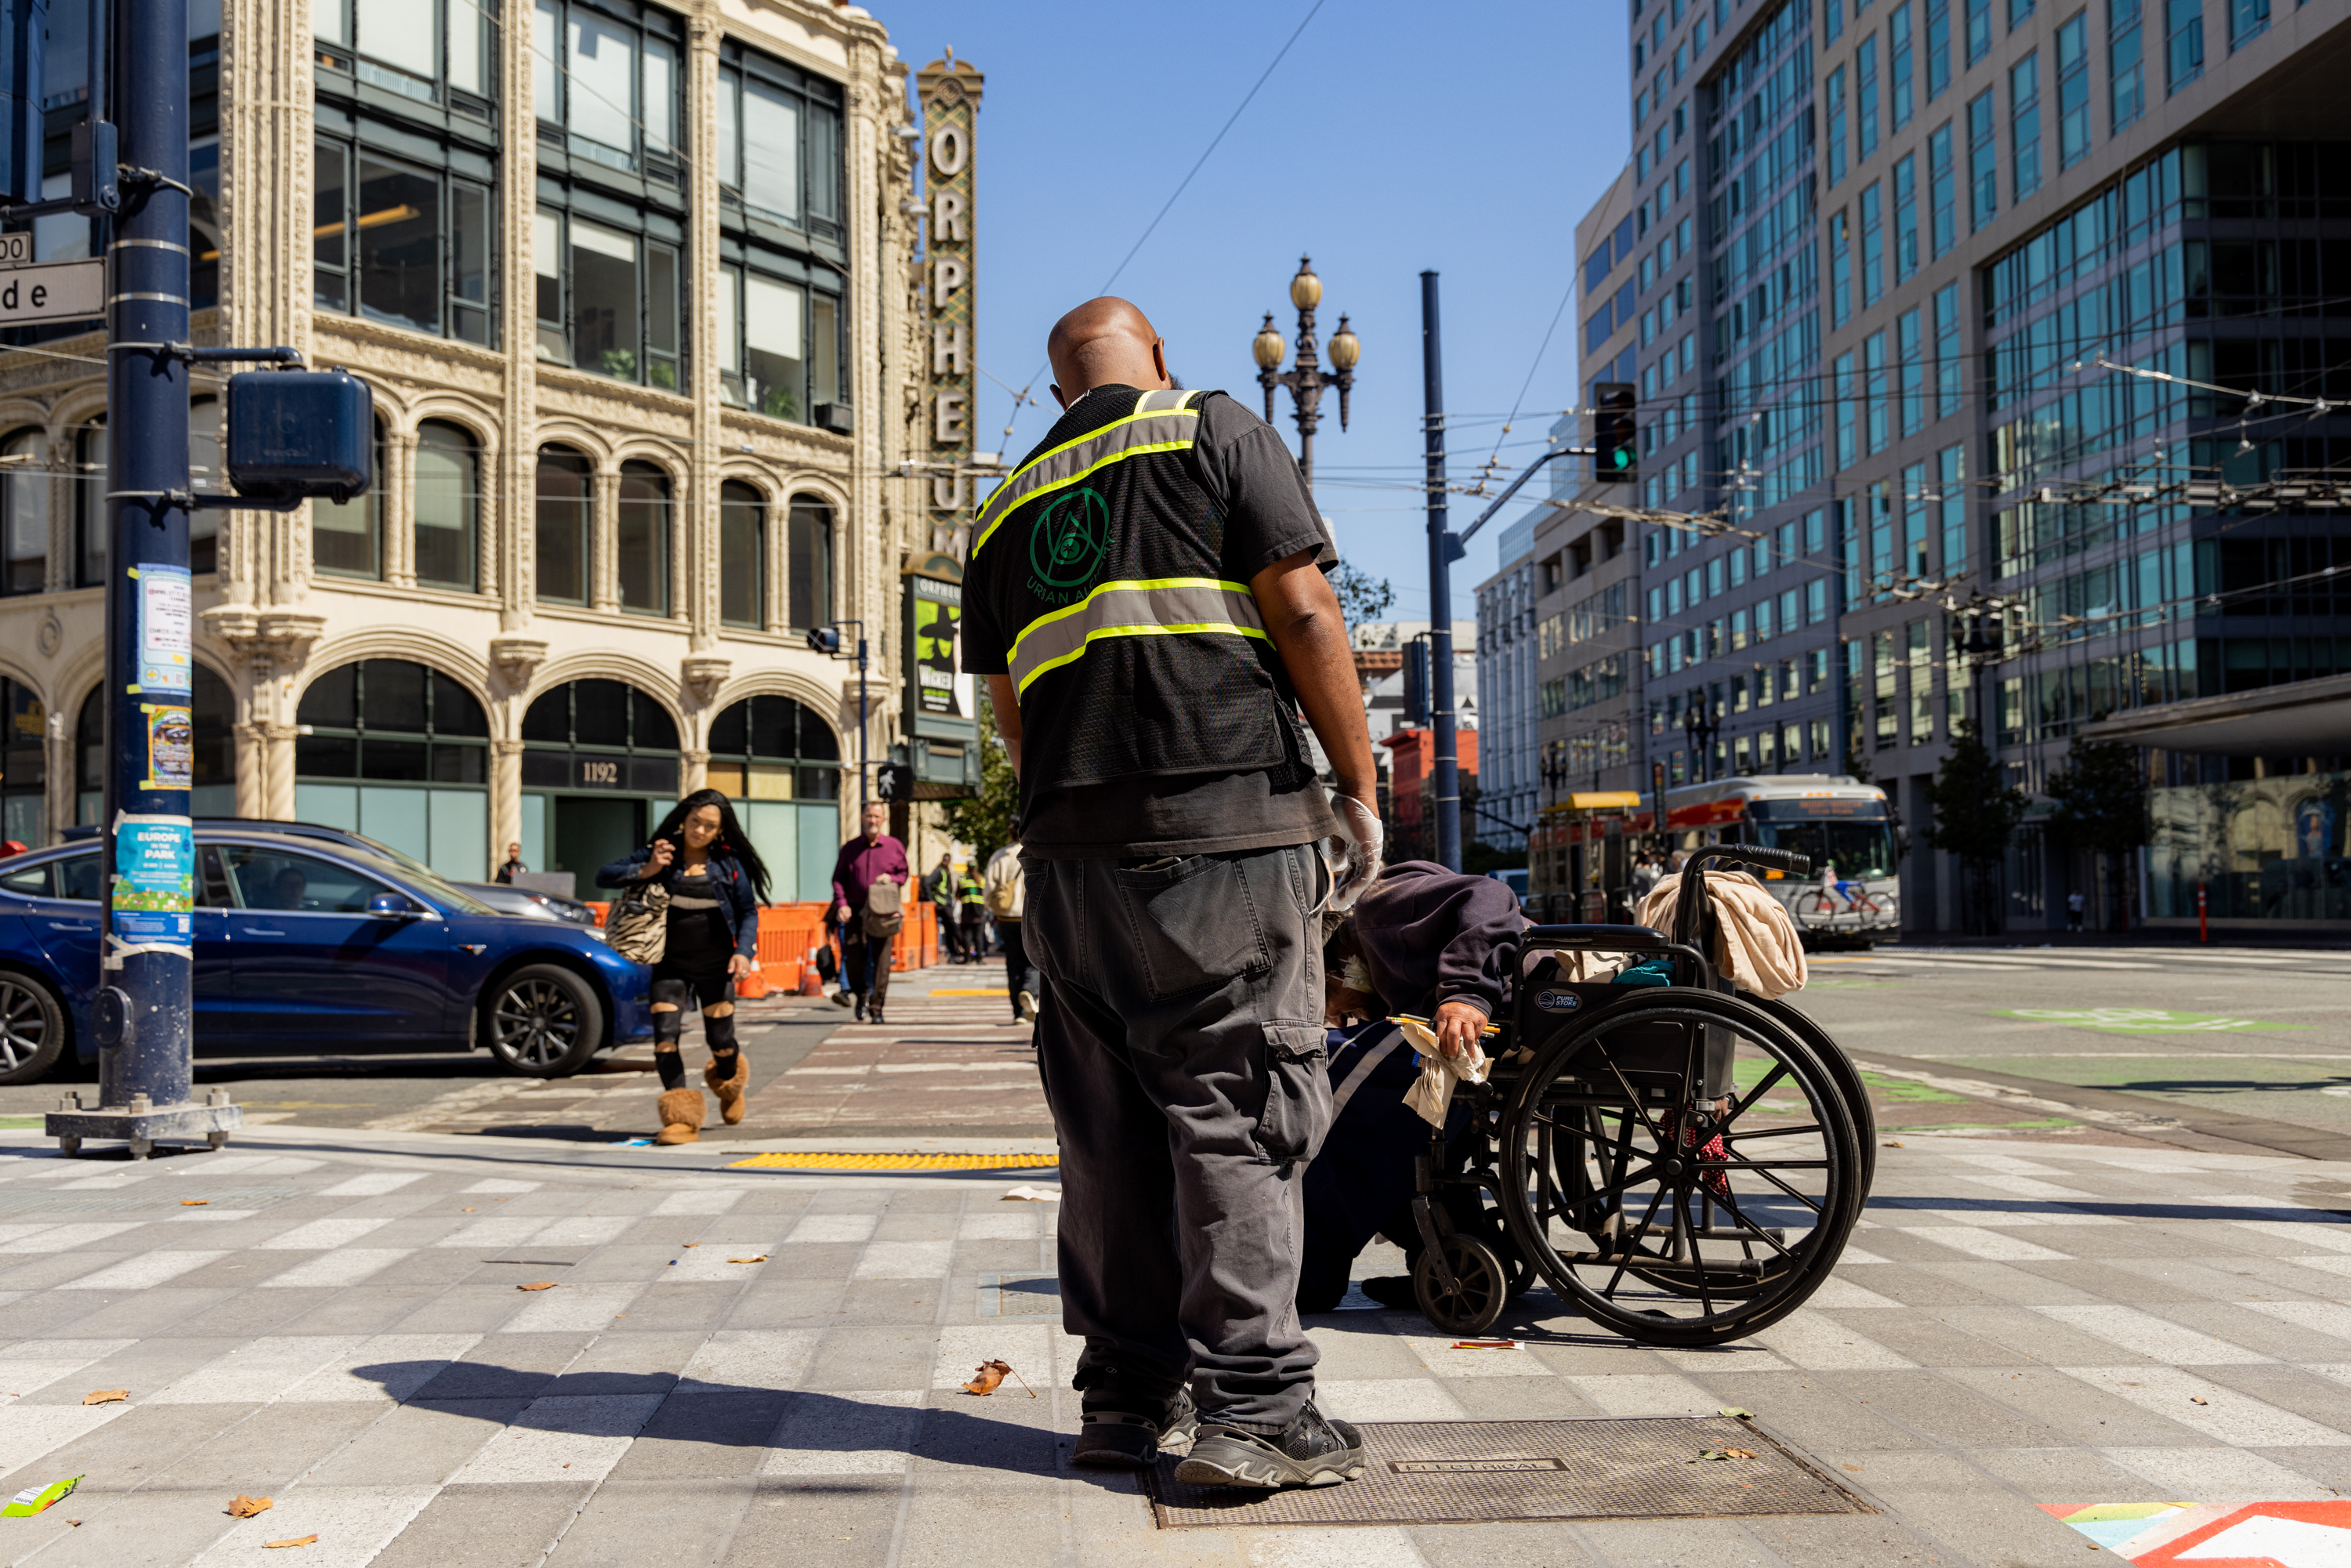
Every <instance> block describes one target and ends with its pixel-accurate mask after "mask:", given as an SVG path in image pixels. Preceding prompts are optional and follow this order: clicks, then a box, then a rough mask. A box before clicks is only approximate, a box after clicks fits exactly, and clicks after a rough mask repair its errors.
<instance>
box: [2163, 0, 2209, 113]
mask: <svg viewBox="0 0 2351 1568" xmlns="http://www.w3.org/2000/svg"><path fill="white" fill-rule="evenodd" d="M2203 74H2204V0H2163V81H2164V87H2165V89H2166V90H2168V91H2170V92H2178V91H2179V89H2181V88H2183V87H2185V86H2187V85H2188V84H2189V82H2191V81H2194V80H2195V79H2196V78H2198V77H2200V76H2202V75H2203Z"/></svg>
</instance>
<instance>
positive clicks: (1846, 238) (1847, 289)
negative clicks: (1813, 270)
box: [1829, 207, 1853, 327]
mask: <svg viewBox="0 0 2351 1568" xmlns="http://www.w3.org/2000/svg"><path fill="white" fill-rule="evenodd" d="M1852 315H1853V224H1852V220H1851V219H1850V217H1848V215H1847V214H1846V212H1845V209H1844V208H1843V207H1839V208H1838V209H1837V210H1836V211H1835V212H1834V213H1831V214H1829V325H1830V326H1832V327H1842V326H1844V324H1845V322H1846V320H1847V319H1850V318H1851V317H1852Z"/></svg>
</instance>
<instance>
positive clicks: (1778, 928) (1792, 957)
mask: <svg viewBox="0 0 2351 1568" xmlns="http://www.w3.org/2000/svg"><path fill="white" fill-rule="evenodd" d="M1706 891H1707V895H1708V897H1709V898H1710V899H1712V900H1713V903H1714V914H1715V923H1716V925H1717V926H1718V927H1719V930H1720V932H1721V936H1720V937H1719V940H1718V941H1717V942H1716V943H1715V950H1714V952H1713V954H1712V955H1711V956H1712V957H1713V959H1714V967H1716V968H1717V969H1719V970H1720V971H1721V972H1722V974H1723V976H1724V977H1726V978H1727V979H1729V981H1730V983H1731V984H1732V985H1734V986H1736V987H1738V988H1740V990H1742V991H1752V992H1754V993H1755V994H1756V995H1757V996H1759V997H1782V996H1785V995H1787V994H1788V993H1789V992H1790V991H1800V990H1802V989H1803V988H1804V981H1805V979H1806V978H1807V977H1808V971H1807V969H1806V967H1805V965H1804V945H1803V943H1802V941H1801V940H1800V939H1799V938H1798V937H1797V936H1796V923H1795V922H1794V921H1792V920H1791V919H1789V918H1788V910H1787V906H1786V905H1784V904H1782V903H1781V902H1780V901H1779V900H1778V899H1776V898H1774V897H1772V896H1771V894H1770V893H1768V892H1767V891H1765V889H1764V886H1763V884H1762V883H1760V882H1758V881H1756V880H1755V879H1754V878H1753V877H1752V876H1750V875H1749V874H1748V873H1745V872H1743V871H1709V872H1708V873H1706ZM1681 892H1682V882H1681V878H1680V877H1678V876H1675V877H1668V878H1667V879H1666V880H1665V881H1663V882H1661V883H1658V884H1657V885H1656V888H1655V889H1654V890H1653V891H1651V893H1650V894H1649V895H1648V896H1647V897H1646V898H1644V899H1642V900H1641V904H1640V907H1639V908H1638V909H1636V910H1635V911H1634V913H1633V923H1634V924H1635V925H1646V926H1647V927H1649V929H1651V930H1652V931H1666V932H1670V931H1672V930H1673V928H1674V905H1675V904H1677V903H1679V902H1680V900H1681ZM1557 956H1558V958H1559V962H1560V967H1561V970H1562V973H1563V975H1564V977H1566V978H1567V979H1569V980H1572V981H1579V982H1593V981H1600V980H1605V979H1607V978H1608V977H1610V976H1612V975H1614V974H1615V973H1616V972H1617V971H1618V970H1619V969H1622V968H1623V967H1625V962H1626V960H1627V958H1628V957H1629V955H1627V954H1624V953H1583V952H1563V953H1561V954H1559V955H1557Z"/></svg>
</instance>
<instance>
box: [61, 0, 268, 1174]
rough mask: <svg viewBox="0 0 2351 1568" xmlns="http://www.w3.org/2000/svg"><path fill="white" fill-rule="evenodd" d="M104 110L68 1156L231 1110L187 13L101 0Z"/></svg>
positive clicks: (210, 1130) (204, 1124)
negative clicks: (90, 695) (95, 698)
mask: <svg viewBox="0 0 2351 1568" xmlns="http://www.w3.org/2000/svg"><path fill="white" fill-rule="evenodd" d="M113 4H114V7H115V15H114V21H113V26H112V27H111V28H110V29H107V31H108V32H110V34H111V37H112V38H113V39H114V40H115V43H116V46H117V47H116V48H115V50H114V92H113V99H114V107H115V111H116V114H117V116H118V117H119V118H118V123H119V125H120V130H121V143H120V145H121V153H120V157H121V161H122V162H123V164H124V165H125V166H126V171H127V172H126V173H125V175H124V178H123V187H124V188H123V201H122V207H121V211H120V214H118V215H117V216H116V217H115V219H114V220H113V224H114V229H113V238H112V243H111V245H110V249H109V256H108V268H107V275H108V292H109V299H108V318H107V337H108V349H107V415H108V418H107V428H108V430H109V431H110V438H109V440H108V443H107V454H108V467H107V497H106V519H107V560H106V675H105V680H106V694H107V696H106V755H107V764H106V768H107V770H106V781H105V794H104V806H103V811H104V817H103V821H102V825H101V831H100V834H99V843H100V845H101V846H102V862H101V863H102V868H103V875H102V881H101V884H100V885H101V888H102V890H103V891H102V894H101V896H102V898H103V900H104V909H103V912H102V916H101V931H100V936H99V941H100V953H101V957H100V960H99V962H100V969H99V975H98V976H97V979H98V981H99V989H98V992H97V995H96V998H95V1000H94V1001H93V1003H92V1005H91V1009H90V1013H91V1016H90V1018H89V1039H90V1040H93V1041H95V1043H96V1044H97V1046H98V1048H99V1100H100V1103H99V1105H98V1106H97V1107H96V1108H94V1109H92V1110H87V1111H85V1110H84V1109H83V1108H82V1107H81V1106H80V1104H79V1097H78V1095H76V1096H70V1097H68V1099H66V1100H65V1101H63V1102H61V1103H60V1104H59V1106H58V1113H57V1114H56V1115H53V1116H51V1117H50V1118H49V1132H50V1133H51V1134H52V1135H54V1136H56V1137H57V1139H58V1140H59V1142H60V1144H61V1145H62V1146H63V1147H64V1148H65V1149H66V1150H67V1151H68V1153H70V1152H73V1151H74V1150H76V1149H78V1148H79V1147H80V1144H81V1140H82V1139H83V1138H84V1137H88V1136H99V1137H119V1138H121V1139H123V1140H125V1141H126V1142H127V1143H128V1144H129V1145H130V1146H131V1155H132V1157H133V1158H143V1157H144V1156H145V1155H148V1154H149V1153H151V1152H152V1150H153V1148H154V1145H155V1142H156V1140H157V1139H158V1138H159V1137H168V1138H181V1137H189V1136H194V1137H199V1138H208V1139H209V1141H210V1142H212V1143H214V1145H218V1144H220V1143H222V1142H225V1140H226V1137H227V1130H228V1129H229V1128H231V1127H234V1126H235V1125H236V1124H237V1121H238V1113H237V1112H236V1110H235V1107H234V1106H231V1105H230V1104H228V1103H227V1095H226V1094H225V1092H219V1091H215V1092H214V1093H213V1094H212V1095H211V1096H209V1097H208V1101H209V1103H206V1104H202V1105H199V1104H195V1103H193V1102H192V1100H191V1097H190V1096H191V1085H192V1083H193V1076H194V1071H193V1069H194V1040H193V1010H192V1000H193V998H192V995H191V985H192V979H193V975H192V971H193V891H194V883H193V872H194V866H195V852H194V843H193V836H192V834H191V831H190V823H189V821H188V789H189V785H190V783H191V772H192V769H193V760H194V749H195V748H194V725H193V718H194V713H193V703H192V696H191V693H192V685H193V674H194V666H193V663H192V659H191V653H190V647H189V643H190V633H191V632H192V630H193V614H192V612H193V603H192V601H191V594H190V586H189V575H188V509H189V499H190V497H189V489H190V486H189V483H188V361H186V359H185V358H183V353H182V350H183V348H184V346H185V345H186V343H187V340H188V189H187V185H188V59H187V54H186V51H185V50H184V49H183V48H182V47H180V44H181V40H182V39H183V38H185V37H187V0H113Z"/></svg>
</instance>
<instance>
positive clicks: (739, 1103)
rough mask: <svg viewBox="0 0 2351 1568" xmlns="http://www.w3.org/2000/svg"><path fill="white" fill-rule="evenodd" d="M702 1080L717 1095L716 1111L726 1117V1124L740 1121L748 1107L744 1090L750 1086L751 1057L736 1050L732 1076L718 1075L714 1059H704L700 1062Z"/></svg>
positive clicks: (731, 1124) (730, 1124)
mask: <svg viewBox="0 0 2351 1568" xmlns="http://www.w3.org/2000/svg"><path fill="white" fill-rule="evenodd" d="M702 1081H703V1082H705V1083H707V1084H709V1085H710V1092H712V1093H713V1094H716V1095H717V1096H718V1113H719V1114H720V1115H721V1116H724V1117H726V1124H727V1125H728V1126H730V1127H731V1126H733V1125H735V1124H736V1123H737V1122H740V1121H741V1120H742V1119H743V1113H744V1112H745V1111H747V1110H748V1109H749V1108H750V1103H749V1101H747V1099H746V1098H745V1097H744V1091H745V1090H747V1089H748V1088H750V1086H751V1059H750V1058H749V1057H748V1056H747V1055H745V1054H744V1053H743V1052H742V1051H737V1052H736V1053H735V1075H734V1076H733V1077H732V1078H721V1077H719V1076H718V1063H717V1062H716V1061H705V1062H704V1063H703V1064H702Z"/></svg>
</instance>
